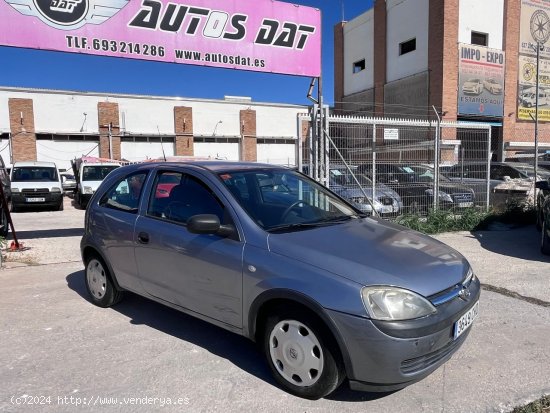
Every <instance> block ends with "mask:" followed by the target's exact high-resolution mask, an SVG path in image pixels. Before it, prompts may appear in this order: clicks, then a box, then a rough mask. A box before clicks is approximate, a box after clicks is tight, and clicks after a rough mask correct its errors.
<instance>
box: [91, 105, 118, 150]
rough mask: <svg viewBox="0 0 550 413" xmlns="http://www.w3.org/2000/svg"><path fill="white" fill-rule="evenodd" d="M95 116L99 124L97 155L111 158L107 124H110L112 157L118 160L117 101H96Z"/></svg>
mask: <svg viewBox="0 0 550 413" xmlns="http://www.w3.org/2000/svg"><path fill="white" fill-rule="evenodd" d="M97 117H98V124H99V156H100V157H101V158H111V154H110V150H109V125H111V135H112V139H111V141H112V144H113V150H112V152H113V155H112V158H113V159H118V160H120V159H121V153H120V121H119V119H120V115H119V110H118V103H114V102H98V104H97Z"/></svg>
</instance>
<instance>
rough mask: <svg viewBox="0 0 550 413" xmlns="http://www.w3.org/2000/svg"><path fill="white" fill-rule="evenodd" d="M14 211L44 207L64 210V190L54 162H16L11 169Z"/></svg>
mask: <svg viewBox="0 0 550 413" xmlns="http://www.w3.org/2000/svg"><path fill="white" fill-rule="evenodd" d="M10 178H11V182H12V184H11V193H12V211H16V210H17V209H20V208H24V207H30V206H42V207H48V208H50V209H53V210H59V211H62V210H63V188H62V186H61V178H60V176H59V171H58V170H57V167H56V166H55V163H53V162H15V163H14V164H13V166H12V168H11V175H10Z"/></svg>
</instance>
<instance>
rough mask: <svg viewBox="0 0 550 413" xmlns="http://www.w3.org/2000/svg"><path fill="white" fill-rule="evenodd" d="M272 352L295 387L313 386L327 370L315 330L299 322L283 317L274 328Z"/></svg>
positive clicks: (271, 344) (270, 351)
mask: <svg viewBox="0 0 550 413" xmlns="http://www.w3.org/2000/svg"><path fill="white" fill-rule="evenodd" d="M269 354H270V357H271V361H272V362H273V365H274V366H275V368H276V369H277V371H278V372H279V374H280V375H281V376H282V377H283V378H284V379H285V380H286V381H288V382H289V383H291V384H293V385H295V386H299V387H306V386H312V385H313V384H315V383H316V382H317V381H318V380H319V378H320V376H321V374H322V372H323V367H324V358H323V351H322V349H321V344H320V343H319V340H318V339H317V337H316V336H315V334H314V333H313V331H312V330H311V329H310V328H309V327H307V326H306V325H304V324H302V323H300V322H299V321H296V320H283V321H281V322H279V323H278V324H277V325H276V326H275V327H274V328H273V330H272V331H271V334H270V336H269Z"/></svg>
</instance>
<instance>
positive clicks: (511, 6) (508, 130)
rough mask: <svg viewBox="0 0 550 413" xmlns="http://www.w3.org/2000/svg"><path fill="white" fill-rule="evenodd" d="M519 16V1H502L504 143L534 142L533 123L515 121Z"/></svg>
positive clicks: (540, 127)
mask: <svg viewBox="0 0 550 413" xmlns="http://www.w3.org/2000/svg"><path fill="white" fill-rule="evenodd" d="M520 14H521V2H520V1H517V0H513V1H512V0H505V1H504V50H505V52H506V66H505V68H506V72H505V79H504V82H505V89H504V118H503V138H504V141H505V142H513V141H517V142H522V141H523V142H525V141H533V142H534V140H535V127H534V124H533V122H531V121H521V120H519V121H518V120H517V110H518V107H517V99H518V87H517V84H518V70H519V62H518V51H519V19H520ZM542 125H543V124H542V123H541V126H539V130H541V129H542V127H543V126H542ZM549 127H550V125H549Z"/></svg>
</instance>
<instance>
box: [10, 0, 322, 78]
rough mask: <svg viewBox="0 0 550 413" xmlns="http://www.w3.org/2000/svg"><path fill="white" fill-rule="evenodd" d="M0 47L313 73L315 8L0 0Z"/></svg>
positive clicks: (317, 46)
mask: <svg viewBox="0 0 550 413" xmlns="http://www.w3.org/2000/svg"><path fill="white" fill-rule="evenodd" d="M0 16H2V24H1V25H0V45H4V46H13V47H24V48H32V49H45V50H56V51H62V52H70V53H85V54H93V55H101V56H116V57H123V58H130V59H143V60H155V61H161V62H171V63H183V64H193V65H202V66H213V67H223V68H230V69H241V70H251V71H256V72H272V73H282V74H290V75H298V76H308V77H319V76H320V74H321V13H320V11H319V10H318V9H314V8H311V7H304V6H298V5H294V4H290V3H283V2H278V1H272V0H253V1H252V0H250V1H239V0H224V1H220V0H176V1H169V0H132V1H130V0H0Z"/></svg>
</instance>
